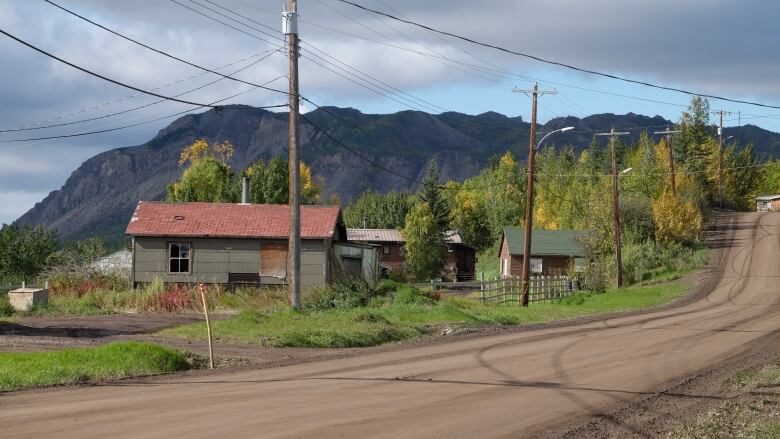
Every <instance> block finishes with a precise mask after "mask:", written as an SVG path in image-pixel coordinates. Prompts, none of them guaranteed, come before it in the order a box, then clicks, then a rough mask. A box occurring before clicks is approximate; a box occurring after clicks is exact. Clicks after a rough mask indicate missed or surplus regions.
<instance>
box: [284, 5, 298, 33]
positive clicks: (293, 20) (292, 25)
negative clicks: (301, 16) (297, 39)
mask: <svg viewBox="0 0 780 439" xmlns="http://www.w3.org/2000/svg"><path fill="white" fill-rule="evenodd" d="M282 33H283V34H284V35H291V34H297V33H298V12H297V11H288V10H287V8H286V7H285V9H284V11H283V12H282Z"/></svg>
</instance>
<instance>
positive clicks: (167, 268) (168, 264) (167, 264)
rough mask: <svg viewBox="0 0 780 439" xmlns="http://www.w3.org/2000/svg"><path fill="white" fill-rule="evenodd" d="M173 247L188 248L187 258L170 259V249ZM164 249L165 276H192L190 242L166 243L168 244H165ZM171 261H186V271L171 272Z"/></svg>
mask: <svg viewBox="0 0 780 439" xmlns="http://www.w3.org/2000/svg"><path fill="white" fill-rule="evenodd" d="M174 245H187V246H189V248H190V253H189V257H187V258H182V257H178V258H174V257H172V256H171V247H173V246H174ZM165 249H166V253H165V271H166V273H167V274H169V275H172V276H186V275H189V274H192V250H193V248H192V242H188V241H168V242H166V246H165ZM180 254H181V253H180ZM172 259H177V260H179V261H181V260H184V259H186V260H187V261H188V263H187V271H171V260H172Z"/></svg>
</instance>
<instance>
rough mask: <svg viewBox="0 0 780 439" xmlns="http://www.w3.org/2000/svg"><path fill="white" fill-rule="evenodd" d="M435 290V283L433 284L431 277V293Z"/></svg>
mask: <svg viewBox="0 0 780 439" xmlns="http://www.w3.org/2000/svg"><path fill="white" fill-rule="evenodd" d="M435 292H436V285H434V284H433V279H431V293H435Z"/></svg>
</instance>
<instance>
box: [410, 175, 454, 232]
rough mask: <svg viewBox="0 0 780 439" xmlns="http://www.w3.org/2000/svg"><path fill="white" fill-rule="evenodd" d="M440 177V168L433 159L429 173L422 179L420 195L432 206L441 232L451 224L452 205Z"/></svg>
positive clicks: (432, 211)
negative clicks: (444, 192)
mask: <svg viewBox="0 0 780 439" xmlns="http://www.w3.org/2000/svg"><path fill="white" fill-rule="evenodd" d="M440 179H441V176H440V175H439V168H438V167H437V166H436V162H435V161H431V165H430V166H429V167H428V173H427V174H426V175H425V178H424V179H423V181H422V187H421V188H420V193H419V194H418V197H419V198H420V200H421V201H422V202H423V203H425V204H427V205H428V207H429V208H430V210H431V214H432V215H433V218H434V220H435V221H436V224H437V226H438V229H439V232H440V233H444V232H445V231H446V230H447V229H448V228H449V225H450V206H449V204H448V203H447V200H446V199H445V198H444V197H443V196H442V193H441V191H442V187H441V183H440Z"/></svg>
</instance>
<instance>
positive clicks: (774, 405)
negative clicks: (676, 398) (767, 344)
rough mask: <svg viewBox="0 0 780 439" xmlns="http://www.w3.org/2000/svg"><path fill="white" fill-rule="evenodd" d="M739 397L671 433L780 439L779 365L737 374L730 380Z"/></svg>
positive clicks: (688, 437) (684, 437) (689, 437)
mask: <svg viewBox="0 0 780 439" xmlns="http://www.w3.org/2000/svg"><path fill="white" fill-rule="evenodd" d="M732 382H733V384H734V386H736V387H737V390H739V392H740V396H739V397H738V398H735V399H733V400H732V401H729V402H726V403H724V404H722V405H721V406H719V407H717V408H715V409H713V410H710V411H708V412H707V413H704V414H702V415H700V416H698V417H697V418H696V419H694V420H692V421H691V422H688V423H685V424H682V425H680V426H678V427H677V428H675V429H674V430H673V431H672V434H671V435H670V437H672V438H675V439H694V438H697V439H698V438H732V437H744V438H767V439H769V438H778V437H780V389H778V387H780V366H778V365H774V366H768V367H765V368H763V369H761V370H760V371H758V372H737V373H736V374H735V375H734V378H733V380H732Z"/></svg>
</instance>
